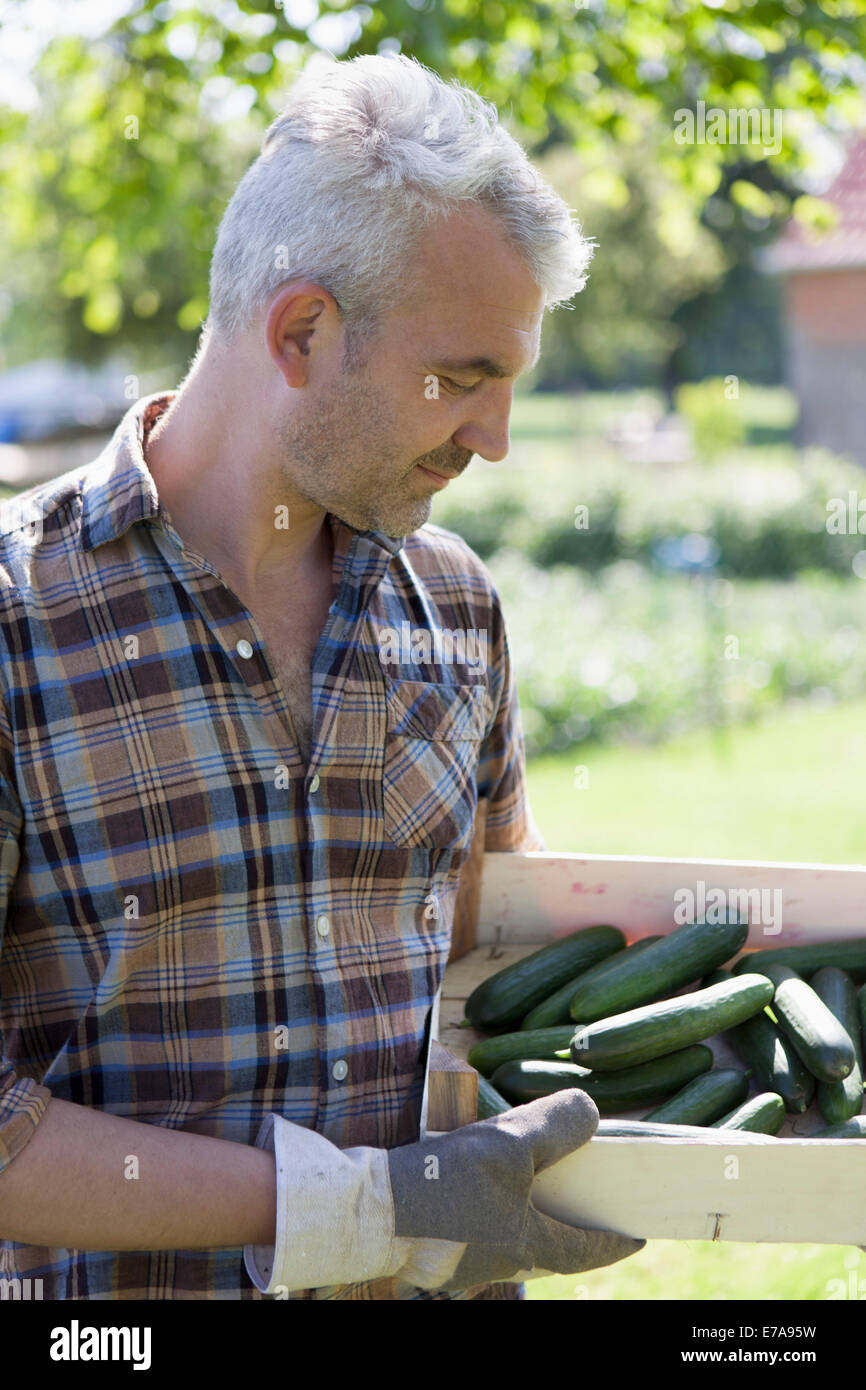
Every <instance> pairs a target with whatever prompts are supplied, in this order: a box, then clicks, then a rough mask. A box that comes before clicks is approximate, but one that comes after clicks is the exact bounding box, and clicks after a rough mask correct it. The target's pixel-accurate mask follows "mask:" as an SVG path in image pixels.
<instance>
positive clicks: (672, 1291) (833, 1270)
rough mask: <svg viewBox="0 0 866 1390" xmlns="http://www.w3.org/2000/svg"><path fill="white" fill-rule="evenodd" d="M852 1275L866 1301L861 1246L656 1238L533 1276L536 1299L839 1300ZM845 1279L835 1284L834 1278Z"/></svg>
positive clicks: (529, 1291)
mask: <svg viewBox="0 0 866 1390" xmlns="http://www.w3.org/2000/svg"><path fill="white" fill-rule="evenodd" d="M852 1270H853V1272H854V1274H855V1276H856V1280H857V1285H858V1288H859V1291H860V1296H861V1297H866V1254H864V1253H863V1252H862V1251H861V1250H859V1249H858V1247H857V1246H856V1245H740V1244H738V1243H736V1242H734V1241H718V1242H716V1243H715V1244H713V1242H712V1241H703V1240H682V1241H674V1240H651V1241H649V1242H648V1244H647V1245H646V1246H645V1248H644V1249H643V1250H641V1251H640V1252H639V1253H638V1254H637V1255H632V1256H631V1257H630V1258H629V1259H627V1260H623V1261H621V1262H620V1263H619V1264H615V1265H609V1266H607V1268H605V1269H590V1270H587V1271H586V1272H585V1273H584V1274H575V1275H568V1276H558V1277H556V1278H547V1279H530V1280H529V1282H528V1283H527V1285H526V1295H527V1298H530V1299H545V1300H547V1299H578V1300H584V1299H586V1300H589V1299H604V1300H611V1301H614V1300H617V1301H618V1300H626V1299H634V1300H641V1299H651V1300H656V1299H657V1300H665V1299H673V1300H676V1299H693V1298H694V1299H703V1300H719V1301H723V1300H725V1299H745V1300H753V1299H755V1300H758V1301H763V1300H776V1299H810V1300H817V1299H830V1298H834V1299H838V1298H839V1297H840V1296H841V1294H842V1293H843V1292H844V1293H845V1294H848V1295H849V1296H850V1294H849V1291H850V1287H851V1282H852V1281H851V1273H852ZM834 1280H835V1281H841V1284H840V1283H839V1282H836V1283H834V1282H832V1281H834Z"/></svg>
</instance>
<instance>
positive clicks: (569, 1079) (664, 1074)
mask: <svg viewBox="0 0 866 1390" xmlns="http://www.w3.org/2000/svg"><path fill="white" fill-rule="evenodd" d="M712 1065H713V1054H712V1052H711V1051H710V1049H709V1048H708V1047H703V1046H701V1045H700V1044H698V1045H697V1046H695V1047H684V1048H683V1049H682V1050H681V1051H679V1052H672V1053H671V1054H670V1055H669V1056H667V1057H659V1058H657V1059H656V1060H654V1061H652V1062H642V1063H641V1064H640V1065H639V1066H635V1067H629V1068H628V1069H627V1070H623V1071H620V1072H617V1073H616V1075H615V1076H601V1075H598V1074H597V1073H595V1072H590V1071H588V1070H587V1069H586V1067H576V1066H574V1065H573V1064H572V1063H571V1062H529V1061H520V1060H515V1061H513V1062H503V1064H502V1066H501V1067H497V1069H496V1071H495V1072H494V1073H493V1076H492V1078H491V1079H492V1084H493V1086H494V1087H495V1089H496V1090H497V1091H499V1092H501V1094H502V1095H503V1096H505V1098H506V1100H510V1101H511V1102H512V1103H513V1104H514V1105H525V1104H526V1103H527V1102H528V1101H531V1100H538V1098H539V1096H549V1095H551V1094H552V1093H553V1092H554V1091H564V1090H568V1089H569V1088H570V1087H572V1086H577V1087H578V1088H579V1089H580V1090H581V1091H586V1093H587V1095H589V1096H592V1099H593V1100H594V1101H595V1103H596V1105H597V1106H598V1109H599V1112H600V1113H601V1114H603V1115H604V1114H608V1115H610V1114H613V1115H615V1114H616V1113H617V1111H618V1110H628V1109H630V1107H632V1106H636V1105H651V1104H652V1102H653V1101H655V1100H661V1099H662V1098H663V1097H664V1096H669V1095H671V1094H672V1093H673V1092H674V1091H678V1090H680V1089H681V1087H683V1086H684V1085H685V1084H686V1082H687V1081H693V1080H694V1078H695V1077H696V1076H700V1075H701V1074H702V1073H703V1072H706V1071H709V1070H710V1067H711V1066H712Z"/></svg>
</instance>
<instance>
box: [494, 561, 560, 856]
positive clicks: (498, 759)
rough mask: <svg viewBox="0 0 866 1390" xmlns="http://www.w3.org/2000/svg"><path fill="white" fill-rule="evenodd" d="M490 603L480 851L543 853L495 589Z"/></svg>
mask: <svg viewBox="0 0 866 1390" xmlns="http://www.w3.org/2000/svg"><path fill="white" fill-rule="evenodd" d="M492 598H493V605H492V630H491V632H490V634H489V637H488V662H489V679H490V689H491V691H492V693H493V696H494V701H495V702H496V704H497V708H496V715H495V717H494V719H493V723H492V725H491V726H490V728H489V729H488V731H487V735H486V738H485V740H484V744H483V746H482V750H481V757H480V760H479V765H478V774H477V777H478V795H479V797H482V796H483V797H486V798H487V801H488V808H487V820H486V826H485V835H484V848H485V850H504V851H507V852H514V851H518V850H543V849H544V848H545V844H544V840H543V838H542V835H541V832H540V830H539V829H538V826H537V825H536V824H535V818H534V816H533V814H532V808H531V806H530V804H529V793H528V790H527V785H526V755H525V750H524V743H523V729H522V726H521V723H520V703H519V700H518V697H517V680H516V676H515V672H514V667H513V664H512V660H511V650H510V647H509V643H508V632H507V629H506V624H505V616H504V614H503V612H502V604H501V601H500V598H499V595H498V593H497V592H496V589H495V587H494V588H493V589H492Z"/></svg>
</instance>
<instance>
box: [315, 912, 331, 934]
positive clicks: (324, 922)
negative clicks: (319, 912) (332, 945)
mask: <svg viewBox="0 0 866 1390" xmlns="http://www.w3.org/2000/svg"><path fill="white" fill-rule="evenodd" d="M330 930H331V924H330V922H329V921H328V919H327V917H325V916H322V917H317V918H316V931H317V932H318V933H319V936H327V935H328V932H329V931H330Z"/></svg>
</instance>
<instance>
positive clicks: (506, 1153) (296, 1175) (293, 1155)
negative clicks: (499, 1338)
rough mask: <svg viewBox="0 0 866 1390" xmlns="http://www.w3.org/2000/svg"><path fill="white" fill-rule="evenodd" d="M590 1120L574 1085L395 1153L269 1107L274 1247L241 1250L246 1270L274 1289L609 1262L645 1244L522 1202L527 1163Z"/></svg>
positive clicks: (573, 1144) (431, 1282) (539, 1166)
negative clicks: (347, 1141) (331, 1136)
mask: <svg viewBox="0 0 866 1390" xmlns="http://www.w3.org/2000/svg"><path fill="white" fill-rule="evenodd" d="M597 1124H598V1111H597V1109H596V1107H595V1104H594V1102H593V1101H592V1100H591V1099H590V1097H589V1096H588V1095H587V1094H586V1092H584V1091H578V1090H574V1091H560V1092H559V1093H557V1094H556V1095H552V1096H546V1097H545V1098H544V1099H542V1100H536V1101H532V1102H531V1103H530V1104H528V1105H520V1106H517V1107H515V1109H513V1110H510V1111H509V1112H508V1113H507V1114H504V1115H496V1116H495V1117H494V1118H493V1119H489V1120H480V1121H477V1122H476V1123H475V1124H470V1125H465V1126H464V1127H463V1128H462V1129H457V1130H454V1131H453V1133H451V1134H443V1135H440V1136H439V1137H437V1138H435V1139H434V1138H428V1139H422V1140H421V1141H420V1142H419V1143H417V1144H407V1145H406V1146H405V1147H403V1148H399V1149H374V1148H363V1147H362V1148H353V1149H338V1148H337V1147H336V1145H334V1144H332V1143H331V1142H330V1140H328V1139H326V1138H325V1137H324V1135H321V1134H317V1133H316V1131H315V1130H310V1129H307V1128H305V1127H303V1126H300V1125H296V1124H293V1123H292V1122H291V1121H289V1120H285V1119H283V1118H282V1117H281V1116H279V1115H269V1116H268V1117H267V1119H266V1120H265V1122H264V1123H263V1125H262V1128H261V1130H260V1132H259V1136H258V1139H257V1140H256V1143H257V1145H258V1146H259V1147H260V1148H268V1149H271V1150H272V1151H273V1153H274V1157H275V1160H276V1170H277V1211H276V1227H275V1236H274V1245H273V1246H246V1247H245V1250H244V1258H245V1262H246V1267H247V1271H248V1273H249V1275H250V1278H251V1279H252V1281H253V1283H254V1284H255V1285H256V1287H257V1288H258V1289H260V1290H261V1291H262V1293H265V1294H269V1295H272V1296H276V1297H285V1296H286V1295H287V1293H289V1292H291V1291H294V1290H298V1289H304V1288H322V1287H329V1286H334V1285H344V1284H355V1283H364V1282H367V1281H369V1280H374V1279H380V1278H383V1277H391V1276H398V1277H399V1278H400V1279H401V1280H402V1281H403V1282H404V1283H407V1284H412V1285H415V1286H416V1287H418V1288H423V1289H436V1288H442V1289H444V1290H445V1291H446V1292H456V1291H458V1290H461V1289H466V1288H471V1287H472V1286H473V1285H475V1284H484V1283H488V1282H496V1281H498V1280H507V1279H520V1278H528V1277H529V1275H530V1274H531V1273H532V1272H533V1271H535V1272H536V1273H538V1272H544V1273H547V1272H549V1273H554V1274H577V1273H579V1272H581V1271H582V1270H585V1269H596V1268H598V1267H599V1266H601V1265H609V1264H615V1263H616V1261H617V1260H623V1259H625V1258H626V1256H628V1255H633V1254H635V1253H636V1252H637V1251H638V1250H641V1249H642V1248H643V1246H644V1245H645V1244H646V1242H645V1241H643V1240H632V1239H631V1238H630V1237H628V1236H620V1235H616V1234H615V1233H614V1232H612V1231H585V1230H581V1229H579V1228H576V1227H573V1226H567V1225H564V1224H563V1223H562V1222H559V1221H554V1220H552V1219H551V1218H550V1217H547V1216H543V1215H542V1214H541V1212H539V1211H537V1210H536V1209H535V1208H534V1207H533V1205H532V1203H531V1201H530V1190H531V1187H532V1183H533V1180H534V1178H535V1175H536V1173H539V1172H541V1171H542V1170H543V1169H545V1168H549V1167H550V1166H551V1165H552V1164H554V1163H556V1162H557V1161H558V1160H559V1159H561V1158H564V1157H565V1156H566V1154H569V1153H572V1152H573V1151H574V1150H575V1149H578V1148H580V1147H581V1145H583V1144H585V1143H587V1142H588V1140H590V1139H591V1138H592V1136H593V1134H594V1133H595V1129H596V1125H597Z"/></svg>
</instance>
